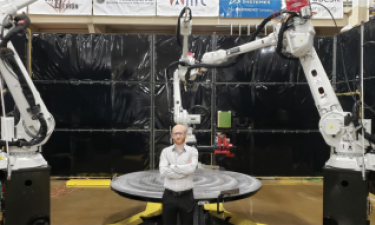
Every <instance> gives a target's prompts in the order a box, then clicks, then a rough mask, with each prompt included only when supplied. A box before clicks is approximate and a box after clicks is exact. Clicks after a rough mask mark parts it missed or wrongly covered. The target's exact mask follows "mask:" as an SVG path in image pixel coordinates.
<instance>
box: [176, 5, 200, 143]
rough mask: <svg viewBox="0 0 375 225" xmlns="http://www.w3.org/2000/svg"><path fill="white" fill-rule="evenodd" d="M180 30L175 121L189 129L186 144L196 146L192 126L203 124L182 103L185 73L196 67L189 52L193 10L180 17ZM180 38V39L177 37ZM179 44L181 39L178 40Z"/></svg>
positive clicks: (185, 9) (188, 10) (193, 77)
mask: <svg viewBox="0 0 375 225" xmlns="http://www.w3.org/2000/svg"><path fill="white" fill-rule="evenodd" d="M178 19H179V23H178V28H177V29H179V31H178V32H180V34H181V35H182V36H183V45H182V47H183V49H182V56H181V58H180V61H179V66H178V69H177V70H175V71H174V73H173V106H174V107H173V120H174V122H175V123H176V124H182V125H185V126H186V127H187V133H188V135H187V138H186V143H187V144H192V145H195V144H196V143H197V139H196V138H195V135H194V134H193V128H192V127H191V125H192V124H199V123H200V122H201V117H200V115H194V114H192V115H190V114H189V113H188V112H187V110H186V109H184V108H183V107H182V101H181V90H180V81H185V73H186V71H187V66H190V65H194V64H195V59H194V57H193V54H192V53H189V52H188V38H189V36H190V35H191V29H192V20H191V10H190V8H188V7H185V8H184V9H183V10H182V11H181V13H180V16H179V18H178ZM177 38H179V37H177ZM177 41H178V43H179V41H180V40H179V39H178V40H177ZM192 74H193V75H192V76H191V77H190V80H194V79H195V78H196V75H197V74H198V72H197V69H196V70H194V71H192Z"/></svg>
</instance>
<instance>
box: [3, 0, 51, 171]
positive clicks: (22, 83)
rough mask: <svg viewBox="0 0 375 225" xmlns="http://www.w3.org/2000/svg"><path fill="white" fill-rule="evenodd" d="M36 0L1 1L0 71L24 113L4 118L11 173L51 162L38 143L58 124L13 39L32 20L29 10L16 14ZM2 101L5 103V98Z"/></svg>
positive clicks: (6, 157) (6, 159)
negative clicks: (37, 88) (47, 159)
mask: <svg viewBox="0 0 375 225" xmlns="http://www.w3.org/2000/svg"><path fill="white" fill-rule="evenodd" d="M35 1H36V0H5V1H1V2H0V16H1V18H0V21H2V26H1V29H2V31H1V40H0V48H1V49H0V73H1V77H2V79H3V80H4V81H5V83H6V85H7V89H8V90H9V91H10V93H11V95H12V96H13V99H14V102H15V104H16V107H17V110H16V111H18V112H19V115H20V118H19V119H17V120H16V121H15V118H13V117H5V115H3V117H2V118H1V140H0V145H1V146H9V147H6V148H5V151H6V152H4V151H2V152H1V153H0V169H4V168H8V177H9V176H10V170H16V169H22V168H30V167H39V166H46V165H47V162H46V161H45V160H44V158H43V157H42V155H41V154H40V152H39V148H38V147H39V146H41V145H43V144H44V143H46V141H47V140H48V138H49V137H50V135H51V133H52V131H53V129H54V126H55V122H54V119H53V117H52V115H51V113H49V112H48V110H47V108H46V106H45V104H44V103H43V101H42V99H41V97H40V94H39V92H38V91H37V90H36V88H35V86H34V84H33V82H32V80H31V78H30V76H29V74H28V72H27V71H26V69H25V67H24V66H23V63H22V61H21V60H20V58H19V56H18V54H17V53H16V51H15V49H14V47H13V45H12V43H10V42H9V41H10V39H11V38H12V36H14V35H16V34H18V33H20V32H24V31H25V30H26V29H27V26H28V25H29V24H30V20H29V18H28V17H27V16H26V15H25V14H22V15H20V16H16V17H14V18H13V15H14V14H15V13H16V12H17V10H19V9H21V8H23V7H25V6H27V5H29V4H31V3H33V2H35ZM2 88H4V87H2ZM2 104H3V105H4V102H3V103H2ZM3 109H4V108H3ZM3 113H4V112H3ZM16 114H18V113H16Z"/></svg>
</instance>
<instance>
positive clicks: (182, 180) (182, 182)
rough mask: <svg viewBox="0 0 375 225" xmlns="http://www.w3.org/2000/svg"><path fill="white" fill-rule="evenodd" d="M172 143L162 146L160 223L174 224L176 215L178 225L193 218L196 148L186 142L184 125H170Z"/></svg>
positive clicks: (189, 223) (184, 223) (185, 223)
mask: <svg viewBox="0 0 375 225" xmlns="http://www.w3.org/2000/svg"><path fill="white" fill-rule="evenodd" d="M171 135H172V139H173V142H174V145H172V146H170V147H167V148H165V149H163V151H162V153H161V155H160V163H159V170H160V174H161V176H164V177H165V181H164V187H165V191H164V194H163V223H164V225H176V224H177V215H178V216H179V218H180V224H181V225H192V224H193V219H194V204H195V201H194V195H193V175H192V174H193V173H194V171H195V169H196V167H197V164H198V151H197V149H196V148H194V147H190V146H187V145H186V144H185V139H186V136H187V133H186V127H185V126H184V125H176V126H175V127H173V129H172V134H171Z"/></svg>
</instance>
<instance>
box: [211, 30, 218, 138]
mask: <svg viewBox="0 0 375 225" xmlns="http://www.w3.org/2000/svg"><path fill="white" fill-rule="evenodd" d="M216 50H217V35H216V33H214V34H213V35H212V51H216ZM216 73H217V71H216V69H212V87H211V94H212V95H211V144H214V143H215V134H216V113H215V112H216V111H217V110H216V79H217V78H216Z"/></svg>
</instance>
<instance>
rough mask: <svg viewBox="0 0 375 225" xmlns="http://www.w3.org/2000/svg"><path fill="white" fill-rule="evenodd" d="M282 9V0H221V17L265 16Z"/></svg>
mask: <svg viewBox="0 0 375 225" xmlns="http://www.w3.org/2000/svg"><path fill="white" fill-rule="evenodd" d="M280 9H281V0H220V12H219V14H220V17H232V18H233V17H251V18H265V17H267V16H269V15H271V14H272V13H274V12H276V11H279V10H280Z"/></svg>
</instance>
